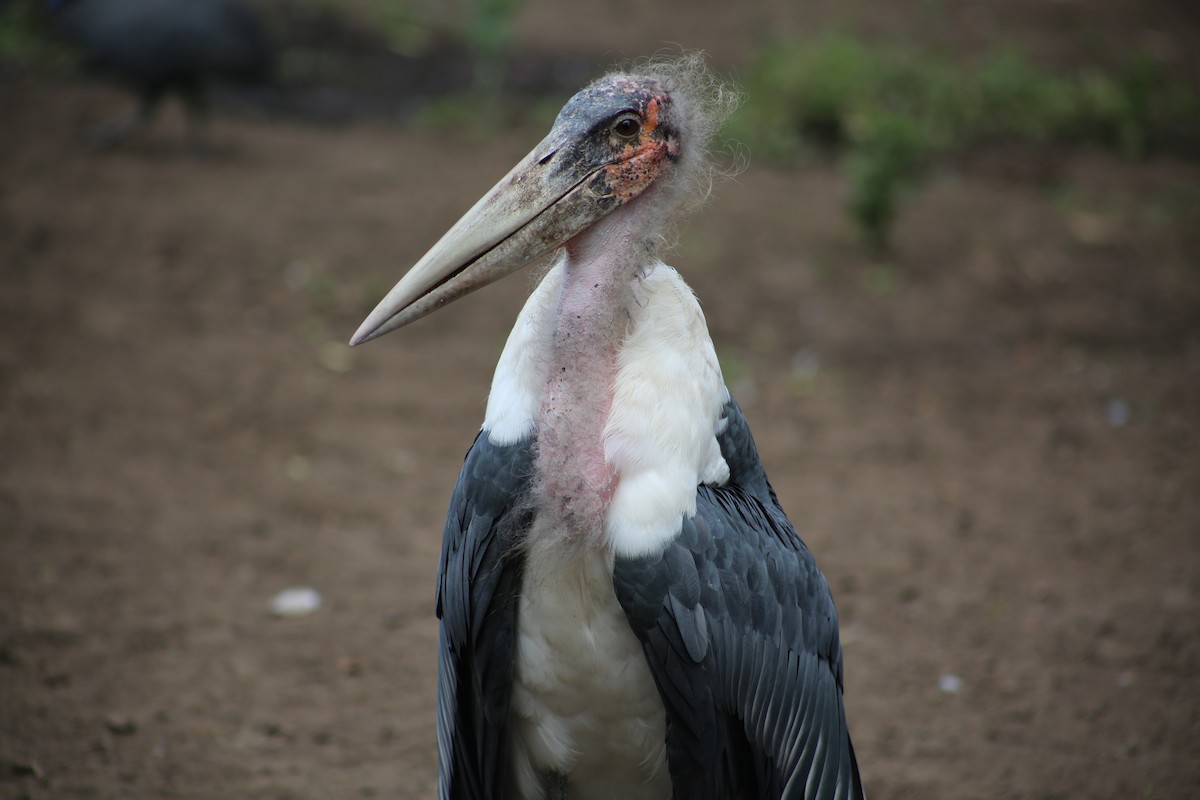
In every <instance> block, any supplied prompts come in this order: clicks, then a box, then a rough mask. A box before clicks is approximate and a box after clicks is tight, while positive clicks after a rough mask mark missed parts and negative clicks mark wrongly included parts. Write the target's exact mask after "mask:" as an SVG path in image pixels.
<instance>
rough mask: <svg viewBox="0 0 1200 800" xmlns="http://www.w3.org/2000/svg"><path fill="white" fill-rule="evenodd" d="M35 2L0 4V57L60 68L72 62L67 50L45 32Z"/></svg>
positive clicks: (8, 60)
mask: <svg viewBox="0 0 1200 800" xmlns="http://www.w3.org/2000/svg"><path fill="white" fill-rule="evenodd" d="M39 12H40V10H39V8H38V7H37V5H36V4H33V3H28V2H26V3H22V2H9V3H6V4H4V5H2V6H0V61H4V62H7V63H10V64H22V65H31V66H37V67H38V68H40V69H43V70H46V71H49V72H64V71H66V70H68V69H70V67H71V65H72V64H73V63H74V57H73V56H72V54H71V52H70V51H69V50H68V49H67V48H66V47H64V46H63V45H61V44H60V43H59V42H56V41H54V40H53V39H51V38H49V37H48V36H47V35H46V25H45V16H46V15H45V14H44V13H39Z"/></svg>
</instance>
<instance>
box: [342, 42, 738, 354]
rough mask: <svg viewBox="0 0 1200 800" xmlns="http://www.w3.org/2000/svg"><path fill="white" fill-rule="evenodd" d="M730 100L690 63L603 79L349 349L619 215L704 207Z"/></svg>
mask: <svg viewBox="0 0 1200 800" xmlns="http://www.w3.org/2000/svg"><path fill="white" fill-rule="evenodd" d="M735 103H736V94H735V93H734V92H733V91H731V90H730V89H729V88H728V87H726V86H725V85H723V84H722V83H721V82H720V81H718V80H717V79H715V78H714V77H712V75H711V74H710V73H709V72H708V71H707V70H706V69H705V67H704V64H703V58H702V57H701V56H700V55H698V54H692V55H686V56H683V57H682V58H677V59H673V60H671V61H656V62H651V63H649V64H647V65H646V66H645V68H644V69H641V70H637V71H630V72H618V73H612V74H610V75H607V76H605V77H603V78H601V79H600V80H598V81H596V82H595V83H593V84H591V85H590V86H588V87H587V88H585V89H583V90H582V91H581V92H579V93H578V94H576V95H575V96H574V97H572V98H571V99H570V100H568V101H567V104H566V105H565V106H563V109H562V111H561V112H559V115H558V118H557V119H556V120H555V122H554V126H553V127H552V128H551V129H550V133H549V134H548V135H547V136H546V138H545V139H543V140H542V141H541V143H539V144H538V145H537V147H535V148H534V149H533V151H532V152H530V153H529V155H527V156H525V158H523V159H522V160H521V161H520V162H519V163H518V164H517V165H516V166H515V167H513V169H512V171H511V172H509V173H508V175H506V176H505V177H504V178H502V179H501V180H500V182H499V183H497V184H496V185H495V186H494V187H492V189H491V190H490V191H489V192H488V193H487V194H485V195H484V196H483V197H482V198H481V199H480V200H479V202H477V203H476V204H475V206H474V207H472V208H471V209H470V210H469V211H468V212H467V213H466V214H464V215H463V217H462V219H460V220H459V221H458V222H457V223H455V224H454V226H453V227H452V228H450V230H449V231H448V232H447V233H446V235H445V236H443V237H442V238H441V240H439V241H438V242H437V244H435V245H434V246H433V247H432V248H431V249H430V250H429V252H428V253H426V254H425V256H424V257H423V258H421V260H420V261H418V262H417V264H416V265H415V266H414V267H413V268H412V269H411V270H409V271H408V273H407V274H406V275H405V276H404V277H403V278H401V279H400V282H399V283H397V284H396V285H395V287H393V289H392V290H391V291H390V292H389V293H388V294H387V296H386V297H385V298H384V299H383V300H382V301H381V302H380V303H379V305H378V306H376V308H375V310H374V311H372V312H371V314H370V315H369V316H368V317H367V319H366V320H365V321H364V322H363V324H362V325H361V326H360V327H359V329H358V331H357V332H356V333H355V334H354V337H353V338H352V339H351V340H350V344H352V345H356V344H361V343H362V342H366V341H369V340H371V339H374V338H376V337H378V336H382V335H383V334H385V333H387V332H389V331H392V330H395V329H396V328H399V327H401V326H402V325H407V324H408V323H410V322H412V321H414V320H416V319H419V318H420V317H423V316H425V315H426V314H428V313H430V312H432V311H435V310H436V309H438V308H440V307H442V306H444V305H446V304H447V303H449V302H451V301H453V300H456V299H458V298H459V297H462V296H463V295H465V294H467V293H469V292H472V291H474V290H476V289H478V288H480V287H482V286H486V285H487V284H489V283H492V282H493V281H495V280H498V279H499V278H502V277H503V276H505V275H507V274H509V273H510V272H514V271H516V270H518V269H520V268H521V267H523V266H525V265H526V264H528V263H530V262H531V261H535V260H537V259H538V258H539V257H540V256H542V255H544V254H546V253H548V252H550V251H552V250H555V249H557V248H558V247H561V246H562V245H564V244H565V243H567V242H568V241H569V240H570V239H571V238H572V237H574V236H576V235H577V234H579V233H581V232H582V231H584V230H586V229H587V228H588V227H590V226H591V225H593V224H594V223H596V222H597V221H598V220H600V219H602V218H603V217H605V216H607V215H608V214H610V213H611V212H613V211H614V210H616V209H617V208H620V207H621V206H625V205H629V204H631V203H633V202H635V201H636V202H638V203H639V204H643V205H645V207H646V211H647V213H654V214H656V215H660V216H661V217H663V219H664V220H665V218H666V217H667V216H669V215H670V214H671V213H672V212H674V211H676V210H678V209H680V208H681V207H685V206H687V205H689V203H688V202H687V201H688V200H691V199H695V198H697V196H698V197H699V198H700V199H703V197H705V196H707V194H708V184H707V181H708V179H709V176H710V174H711V170H710V169H709V167H708V157H707V154H708V146H709V142H710V140H711V139H712V135H713V133H714V132H715V131H716V129H717V128H719V127H720V124H721V123H722V122H723V121H724V119H725V117H726V116H728V113H729V112H730V111H731V110H732V108H733V106H734V104H735Z"/></svg>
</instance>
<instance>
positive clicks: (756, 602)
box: [614, 402, 863, 800]
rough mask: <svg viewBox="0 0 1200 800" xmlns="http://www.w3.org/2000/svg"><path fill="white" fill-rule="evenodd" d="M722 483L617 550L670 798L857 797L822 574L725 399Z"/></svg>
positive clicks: (621, 590) (618, 578)
mask: <svg viewBox="0 0 1200 800" xmlns="http://www.w3.org/2000/svg"><path fill="white" fill-rule="evenodd" d="M725 416H726V419H727V420H728V424H727V426H726V428H725V430H724V431H723V433H722V434H721V437H720V438H721V448H722V454H723V455H724V456H725V458H726V461H728V462H729V467H730V482H729V483H728V484H727V485H725V486H723V487H719V488H711V487H705V486H702V487H700V488H699V489H698V494H697V512H696V515H695V516H694V517H692V518H691V519H687V520H685V521H684V523H683V528H682V530H681V531H680V535H679V537H678V538H677V539H676V541H675V542H674V543H672V544H671V545H670V546H669V547H667V549H666V550H665V551H663V552H662V553H661V554H658V555H654V556H649V557H646V558H640V559H618V560H617V562H616V567H615V570H614V584H615V587H616V592H617V598H618V600H619V601H620V603H621V605H622V607H623V608H624V609H625V612H626V615H627V616H628V618H629V621H630V624H631V626H632V627H633V630H634V633H635V634H636V635H637V636H638V638H639V639H640V641H641V642H642V645H643V649H644V651H645V654H646V659H647V662H648V663H649V665H650V669H651V672H652V673H653V675H654V678H655V681H656V683H657V685H658V688H659V692H660V694H661V696H662V698H663V703H664V705H665V706H666V709H667V723H668V724H667V728H668V730H667V757H668V764H669V768H670V770H671V778H672V782H673V785H674V791H675V797H677V798H689V800H690V799H691V798H697V799H702V798H713V799H714V800H715V799H716V798H727V797H737V798H773V797H783V798H793V797H795V798H801V797H803V798H828V799H829V800H835V799H840V798H861V797H862V796H863V791H862V783H861V780H860V778H859V774H858V765H857V763H856V761H855V758H854V749H853V746H852V745H851V742H850V735H849V732H848V730H847V727H846V717H845V711H844V709H843V706H842V651H841V644H840V642H839V639H838V626H837V614H836V611H835V610H834V606H833V600H832V597H831V595H830V593H829V587H828V586H827V585H826V583H825V579H824V577H822V575H821V573H820V571H819V570H818V569H817V565H816V562H815V561H814V560H813V557H812V555H811V553H809V551H808V548H807V547H805V545H804V542H803V541H801V539H800V537H799V535H798V534H797V533H796V531H795V529H794V528H793V527H792V525H791V523H789V522H788V520H787V517H786V516H785V515H784V513H783V510H782V509H781V508H780V507H779V503H778V501H777V500H776V498H775V494H774V492H773V491H772V490H771V486H770V484H769V482H768V481H767V477H766V474H765V473H764V472H763V469H762V466H761V463H760V462H759V460H758V454H757V451H756V450H755V447H754V440H753V437H752V436H751V435H750V430H749V428H748V427H747V426H746V423H745V419H744V418H743V417H742V414H741V410H740V409H739V408H738V407H737V405H736V404H734V403H732V402H731V403H730V404H729V405H728V406H726V409H725Z"/></svg>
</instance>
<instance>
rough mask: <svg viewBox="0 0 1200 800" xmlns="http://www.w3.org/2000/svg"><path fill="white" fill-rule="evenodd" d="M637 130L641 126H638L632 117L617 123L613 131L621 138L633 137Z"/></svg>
mask: <svg viewBox="0 0 1200 800" xmlns="http://www.w3.org/2000/svg"><path fill="white" fill-rule="evenodd" d="M639 128H641V125H639V124H638V121H637V120H636V119H634V118H632V117H625V119H622V120H618V121H617V124H616V127H615V128H614V129H615V130H616V132H617V133H618V134H620V135H621V136H633V135H634V134H635V133H637V132H638V129H639Z"/></svg>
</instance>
